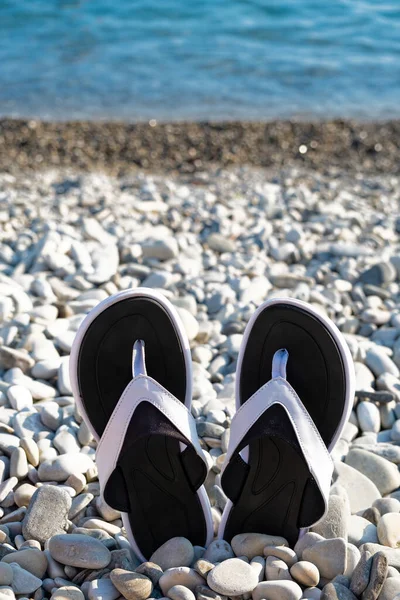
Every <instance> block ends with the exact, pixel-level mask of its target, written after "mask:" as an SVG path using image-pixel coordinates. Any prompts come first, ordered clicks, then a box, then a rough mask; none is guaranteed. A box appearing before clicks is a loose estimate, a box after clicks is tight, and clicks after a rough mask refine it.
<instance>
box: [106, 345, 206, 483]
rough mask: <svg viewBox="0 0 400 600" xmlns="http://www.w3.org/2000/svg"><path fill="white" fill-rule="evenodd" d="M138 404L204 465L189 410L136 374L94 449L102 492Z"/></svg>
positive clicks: (157, 386)
mask: <svg viewBox="0 0 400 600" xmlns="http://www.w3.org/2000/svg"><path fill="white" fill-rule="evenodd" d="M136 358H137V357H136ZM141 402H149V403H150V404H152V405H153V406H155V407H156V408H157V409H158V410H159V411H160V412H162V413H163V414H164V415H165V416H166V417H167V419H168V420H169V421H170V422H171V423H172V425H173V426H174V427H175V428H176V429H177V430H178V431H179V432H180V433H181V434H182V436H183V437H184V438H185V439H186V440H187V442H188V445H190V446H193V448H194V449H195V451H196V454H197V455H198V456H199V457H200V458H201V459H202V461H203V462H204V463H205V465H206V466H207V461H206V459H205V456H204V454H203V452H202V449H201V446H200V443H199V439H198V436H197V431H196V423H195V420H194V419H193V417H192V415H191V414H190V412H189V410H188V409H187V408H186V406H185V405H184V404H183V403H182V402H181V401H180V400H178V399H177V398H175V397H174V396H173V395H172V394H170V393H169V392H168V391H167V390H166V389H165V388H163V387H162V386H161V385H160V384H158V383H157V382H156V381H155V380H154V379H152V378H151V377H148V376H147V375H139V376H137V377H135V378H134V379H133V380H132V381H131V382H130V383H129V384H128V386H127V387H126V389H125V390H124V392H123V394H122V396H121V398H120V399H119V401H118V404H117V405H116V407H115V409H114V412H113V413H112V415H111V417H110V420H109V421H108V424H107V427H106V428H105V430H104V432H103V435H102V436H101V439H100V442H99V444H98V446H97V451H96V463H97V468H98V471H99V482H100V489H101V492H102V493H103V492H104V489H105V487H106V484H107V481H108V479H109V477H110V475H111V474H112V472H113V471H114V469H115V468H116V466H117V462H118V458H119V455H120V452H121V448H122V446H123V443H124V440H125V436H126V432H127V429H128V427H129V423H130V421H131V419H132V416H133V415H134V412H135V410H136V409H137V407H138V406H139V404H140V403H141Z"/></svg>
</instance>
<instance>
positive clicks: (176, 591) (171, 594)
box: [168, 585, 196, 600]
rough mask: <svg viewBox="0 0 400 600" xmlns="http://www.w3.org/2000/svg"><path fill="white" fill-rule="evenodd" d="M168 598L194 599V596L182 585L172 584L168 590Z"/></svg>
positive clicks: (177, 599)
mask: <svg viewBox="0 0 400 600" xmlns="http://www.w3.org/2000/svg"><path fill="white" fill-rule="evenodd" d="M168 598H171V600H195V599H196V596H195V595H194V594H193V592H192V590H189V588H187V587H185V586H184V585H174V586H173V587H172V588H170V589H169V590H168Z"/></svg>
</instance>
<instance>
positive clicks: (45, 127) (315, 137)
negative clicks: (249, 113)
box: [0, 118, 400, 175]
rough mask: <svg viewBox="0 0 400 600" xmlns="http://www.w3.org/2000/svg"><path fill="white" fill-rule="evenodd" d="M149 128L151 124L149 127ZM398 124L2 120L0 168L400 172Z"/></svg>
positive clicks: (116, 172) (5, 169)
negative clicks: (272, 169)
mask: <svg viewBox="0 0 400 600" xmlns="http://www.w3.org/2000/svg"><path fill="white" fill-rule="evenodd" d="M150 123H151V122H150ZM399 148H400V120H389V121H385V122H380V121H379V122H356V121H354V120H333V121H322V122H321V121H314V122H305V121H270V122H264V123H260V122H253V121H249V122H243V121H232V122H228V121H227V122H203V123H202V122H198V123H197V122H193V123H189V122H183V123H156V124H155V123H152V124H149V123H134V124H132V123H122V122H114V121H112V122H103V121H99V122H96V121H93V122H92V121H65V122H51V121H40V120H35V119H30V120H29V119H9V118H3V119H0V171H2V172H10V173H13V174H16V173H19V172H21V171H22V172H26V171H37V170H44V169H52V168H74V169H75V170H77V171H99V170H100V171H105V172H108V173H110V174H117V175H121V174H124V173H126V172H131V171H135V170H137V169H138V168H139V169H145V170H152V171H157V172H165V171H167V172H171V171H172V172H173V171H176V172H183V173H191V172H198V171H203V170H205V169H207V168H208V167H210V166H214V167H215V166H220V167H224V168H225V167H230V166H240V165H250V166H255V167H278V168H282V167H284V168H287V167H296V166H298V167H303V168H309V169H315V170H319V171H322V172H324V171H326V170H328V169H331V168H337V169H339V170H345V171H349V172H368V173H370V174H382V173H390V174H398V173H400V161H399Z"/></svg>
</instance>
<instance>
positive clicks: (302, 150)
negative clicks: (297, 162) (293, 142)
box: [299, 144, 308, 154]
mask: <svg viewBox="0 0 400 600" xmlns="http://www.w3.org/2000/svg"><path fill="white" fill-rule="evenodd" d="M307 150H308V148H307V146H305V145H304V144H302V145H301V146H299V152H300V154H305V153H306V152H307Z"/></svg>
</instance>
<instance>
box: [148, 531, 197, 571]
mask: <svg viewBox="0 0 400 600" xmlns="http://www.w3.org/2000/svg"><path fill="white" fill-rule="evenodd" d="M193 558H194V550H193V545H192V544H191V542H189V540H188V539H186V538H184V537H174V538H171V539H170V540H168V541H167V542H165V544H163V545H162V546H160V547H159V548H158V549H157V550H156V551H155V552H153V554H152V555H151V557H150V562H152V563H155V564H156V565H158V566H159V567H161V569H162V570H163V571H165V570H166V569H171V568H172V567H188V566H189V565H191V564H192V562H193Z"/></svg>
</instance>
